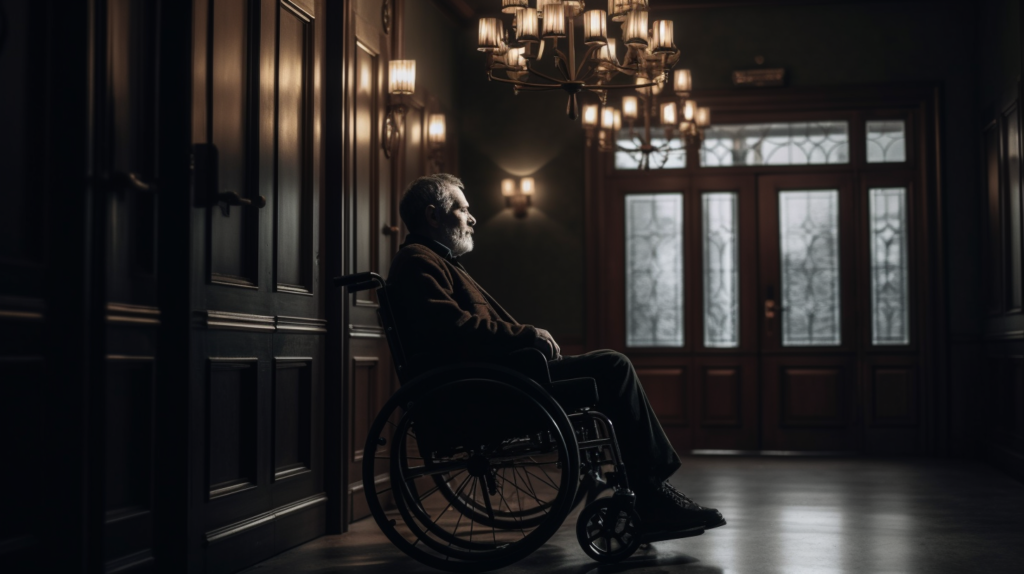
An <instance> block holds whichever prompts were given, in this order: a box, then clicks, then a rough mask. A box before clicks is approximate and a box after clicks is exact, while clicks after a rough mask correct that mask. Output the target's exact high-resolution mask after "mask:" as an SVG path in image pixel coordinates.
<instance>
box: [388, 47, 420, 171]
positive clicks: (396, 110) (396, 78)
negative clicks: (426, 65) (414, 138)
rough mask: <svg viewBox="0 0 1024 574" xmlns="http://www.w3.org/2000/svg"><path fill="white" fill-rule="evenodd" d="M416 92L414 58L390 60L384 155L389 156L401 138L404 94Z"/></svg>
mask: <svg viewBox="0 0 1024 574" xmlns="http://www.w3.org/2000/svg"><path fill="white" fill-rule="evenodd" d="M415 92H416V60H391V62H390V65H389V66H388V113H387V116H385V118H384V142H383V143H384V155H385V156H387V157H389V158H390V157H391V156H393V155H394V154H395V150H397V149H398V142H399V140H400V139H401V138H402V133H401V125H402V123H404V121H405V112H406V107H405V100H404V99H402V98H403V97H404V96H410V95H412V94H413V93H415Z"/></svg>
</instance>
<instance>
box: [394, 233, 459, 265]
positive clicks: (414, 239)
mask: <svg viewBox="0 0 1024 574" xmlns="http://www.w3.org/2000/svg"><path fill="white" fill-rule="evenodd" d="M410 243H418V244H420V245H423V246H425V247H429V248H430V250H431V251H433V252H434V253H437V254H438V255H440V256H441V257H444V258H445V259H447V260H448V261H451V262H452V263H458V261H459V258H458V257H455V256H454V255H452V250H451V249H450V248H449V247H448V246H447V245H445V244H444V243H441V242H440V241H437V240H436V239H431V238H430V237H427V236H426V235H420V234H419V233H410V234H409V235H408V236H407V237H406V238H405V243H403V244H402V247H405V246H406V245H409V244H410Z"/></svg>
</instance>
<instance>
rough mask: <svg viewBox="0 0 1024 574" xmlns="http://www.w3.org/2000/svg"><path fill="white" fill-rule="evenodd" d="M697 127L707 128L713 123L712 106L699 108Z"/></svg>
mask: <svg viewBox="0 0 1024 574" xmlns="http://www.w3.org/2000/svg"><path fill="white" fill-rule="evenodd" d="M696 118H697V120H696V121H697V127H700V128H706V127H708V126H710V125H711V108H707V107H703V106H701V107H698V108H697V115H696Z"/></svg>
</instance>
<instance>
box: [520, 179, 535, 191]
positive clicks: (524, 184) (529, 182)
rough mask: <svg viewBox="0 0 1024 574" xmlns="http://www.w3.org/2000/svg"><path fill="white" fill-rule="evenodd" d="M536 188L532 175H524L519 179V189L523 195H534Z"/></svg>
mask: <svg viewBox="0 0 1024 574" xmlns="http://www.w3.org/2000/svg"><path fill="white" fill-rule="evenodd" d="M534 189H535V188H534V186H533V178H532V177H524V178H522V179H520V180H519V191H520V192H522V194H523V195H533V192H534Z"/></svg>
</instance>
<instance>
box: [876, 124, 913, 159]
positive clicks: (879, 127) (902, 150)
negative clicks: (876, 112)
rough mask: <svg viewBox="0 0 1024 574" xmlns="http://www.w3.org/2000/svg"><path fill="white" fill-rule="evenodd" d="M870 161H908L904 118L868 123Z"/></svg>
mask: <svg viewBox="0 0 1024 574" xmlns="http://www.w3.org/2000/svg"><path fill="white" fill-rule="evenodd" d="M867 152H868V163H892V162H904V161H907V127H906V122H904V121H903V120H883V121H874V120H873V121H870V122H868V123H867Z"/></svg>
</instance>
